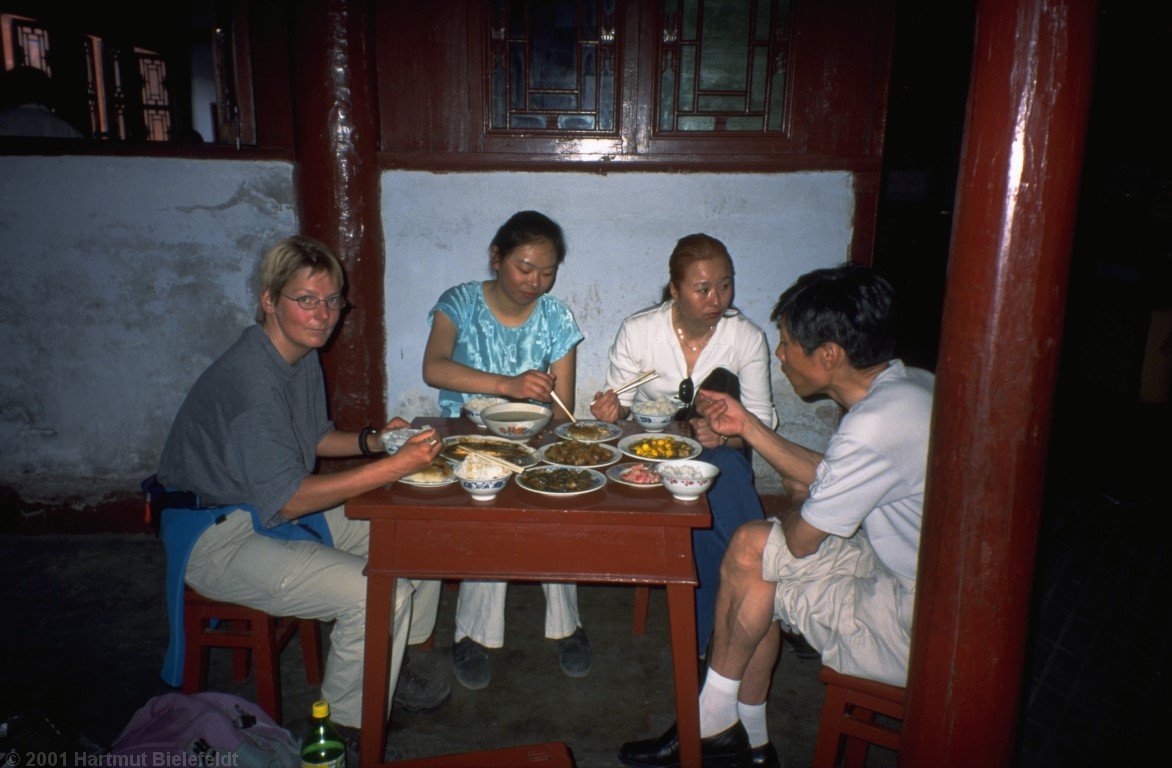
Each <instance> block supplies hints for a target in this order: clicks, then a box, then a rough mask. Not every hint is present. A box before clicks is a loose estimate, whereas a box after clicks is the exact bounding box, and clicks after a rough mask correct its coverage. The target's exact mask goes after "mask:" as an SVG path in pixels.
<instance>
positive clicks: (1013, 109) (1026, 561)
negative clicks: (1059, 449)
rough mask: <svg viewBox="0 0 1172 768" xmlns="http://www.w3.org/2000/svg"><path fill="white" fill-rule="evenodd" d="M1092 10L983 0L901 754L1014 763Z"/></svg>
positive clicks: (943, 767) (986, 764) (1046, 2)
mask: <svg viewBox="0 0 1172 768" xmlns="http://www.w3.org/2000/svg"><path fill="white" fill-rule="evenodd" d="M1094 14H1095V7H1094V3H1092V2H1085V1H1084V0H979V1H978V5H977V15H976V40H975V45H974V56H973V69H972V83H971V91H970V96H969V107H968V115H967V123H966V126H965V139H964V148H963V152H962V156H961V167H960V175H959V180H958V188H957V217H956V222H955V225H954V229H953V234H952V251H951V256H950V259H949V271H948V278H947V285H946V293H945V306H944V317H943V324H942V328H941V345H940V358H939V359H940V362H939V365H938V367H937V379H936V401H935V412H934V417H933V428H932V447H931V453H930V456H931V458H930V461H929V473H928V489H927V498H926V502H925V512H924V529H923V543H922V546H921V549H920V563H919V578H918V581H917V596H916V623H915V630H914V636H913V639H912V649H911V667H910V671H909V681H908V682H909V684H908V705H907V719H906V721H905V732H904V733H905V735H904V744H903V748H902V750H901V756H900V764H901V765H902V766H918V767H922V768H950V767H952V766H974V767H977V766H979V768H995V767H997V766H1009V765H1011V764H1012V763H1013V756H1014V754H1015V737H1016V724H1017V721H1018V716H1019V698H1020V692H1021V683H1022V680H1021V676H1022V672H1023V666H1024V656H1025V650H1026V631H1027V622H1028V618H1029V617H1028V612H1029V607H1030V588H1031V583H1032V578H1033V567H1034V557H1035V549H1036V543H1037V533H1038V523H1039V514H1040V510H1041V506H1042V491H1043V481H1044V473H1045V459H1046V451H1047V440H1048V436H1049V430H1050V418H1051V410H1052V409H1051V402H1052V396H1053V390H1054V383H1055V377H1056V374H1057V367H1058V353H1059V344H1060V341H1061V334H1062V320H1063V310H1064V303H1065V298H1066V284H1067V274H1068V269H1069V263H1070V252H1071V244H1072V240H1073V233H1074V222H1075V213H1076V205H1077V197H1078V186H1079V173H1080V169H1081V164H1082V151H1083V143H1084V138H1085V135H1086V116H1087V108H1088V105H1089V102H1090V92H1091V83H1092V69H1093V68H1092V62H1093V59H1094V55H1093V54H1094V50H1093V49H1094V46H1093V39H1094V26H1095V25H1094V22H1095V19H1094Z"/></svg>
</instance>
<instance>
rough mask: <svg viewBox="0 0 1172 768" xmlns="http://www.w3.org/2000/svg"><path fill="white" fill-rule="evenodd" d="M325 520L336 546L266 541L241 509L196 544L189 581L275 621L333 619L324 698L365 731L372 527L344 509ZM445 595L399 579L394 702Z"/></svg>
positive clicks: (340, 719) (345, 721)
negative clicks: (408, 659)
mask: <svg viewBox="0 0 1172 768" xmlns="http://www.w3.org/2000/svg"><path fill="white" fill-rule="evenodd" d="M325 515H326V521H327V522H328V523H329V526H330V535H331V536H332V537H333V539H334V546H333V548H330V547H326V546H322V545H321V544H318V543H316V542H312V541H283V540H280V539H274V538H271V537H268V536H262V535H260V534H259V533H257V532H256V531H254V530H253V528H252V516H251V515H250V514H249V513H248V512H247V511H246V510H236V511H234V512H232V513H231V514H229V515H228V518H227V519H226V520H225V521H224V522H222V523H220V524H219V525H213V526H212V527H211V528H208V530H206V531H204V533H203V534H202V535H201V536H200V537H199V539H198V540H197V541H196V543H195V546H194V547H193V548H192V551H191V558H190V559H189V560H188V563H187V573H186V575H185V581H186V582H187V583H188V584H189V585H190V586H191V587H192V588H194V589H195V590H196V591H198V592H199V593H200V594H202V595H206V596H207V597H210V598H212V599H214V600H223V601H225V602H230V603H237V604H239V605H246V606H248V607H250V608H256V609H258V610H261V611H264V612H265V613H268V614H271V615H273V616H298V617H301V618H306V619H319V620H321V621H333V622H334V628H333V631H332V632H330V650H329V655H328V656H327V658H326V669H325V675H324V678H323V680H322V685H321V697H322V698H323V699H325V700H327V701H329V702H330V716H331V718H332V719H333V720H334V721H335V722H337V723H341V724H342V725H348V726H353V727H359V726H360V724H361V720H362V665H363V647H364V644H365V643H364V638H365V636H366V576H365V575H363V569H364V568H365V567H366V556H367V552H368V551H369V548H370V524H369V523H368V522H367V521H365V520H351V519H349V518H347V517H346V515H345V512H344V507H340V506H339V507H335V508H334V509H331V510H329V511H327V512H326V513H325ZM439 590H440V583H439V582H438V581H414V580H407V579H399V581H398V582H397V583H396V584H395V606H394V627H393V630H392V633H391V670H390V690H389V692H388V697H390V696H393V694H394V691H395V683H396V682H397V681H398V679H399V668H400V667H401V666H402V663H403V653H404V650H405V648H406V645H407V643H408V642H411V643H420V642H423V641H424V640H426V639H427V638H428V636H429V635H431V631H432V629H433V628H434V626H435V615H436V609H437V608H438V607H439ZM188 652H189V653H190V652H191V651H190V649H189V650H188Z"/></svg>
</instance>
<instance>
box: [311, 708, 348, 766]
mask: <svg viewBox="0 0 1172 768" xmlns="http://www.w3.org/2000/svg"><path fill="white" fill-rule="evenodd" d="M301 768H346V742H344V741H343V740H342V735H341V734H339V733H338V729H337V728H336V727H335V726H334V724H333V723H332V722H330V703H329V702H328V701H315V702H314V703H313V721H312V722H311V723H310V725H309V732H308V733H306V734H305V738H304V739H302V740H301Z"/></svg>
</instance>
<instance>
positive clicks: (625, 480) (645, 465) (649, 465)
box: [606, 461, 663, 488]
mask: <svg viewBox="0 0 1172 768" xmlns="http://www.w3.org/2000/svg"><path fill="white" fill-rule="evenodd" d="M606 479H607V480H613V481H614V482H616V483H619V484H621V485H629V486H630V487H632V488H662V487H663V483H662V482H660V478H659V472H657V471H656V469H655V462H653V461H624V462H623V463H622V464H615V465H614V466H612V467H609V468H608V469H607V470H606Z"/></svg>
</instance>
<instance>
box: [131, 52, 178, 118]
mask: <svg viewBox="0 0 1172 768" xmlns="http://www.w3.org/2000/svg"><path fill="white" fill-rule="evenodd" d="M134 52H135V55H136V56H137V57H138V73H139V75H140V76H141V78H142V118H143V123H145V125H146V132H147V139H148V140H149V141H167V140H168V139H169V138H170V137H171V126H172V125H173V124H174V122H175V120H174V116H173V115H172V109H171V94H170V92H169V91H168V90H167V62H166V61H164V60H163V58H162V57H161V56H159V55H157V54H155V53H153V52H151V51H144V50H143V49H141V48H136V49H135V51H134Z"/></svg>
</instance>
